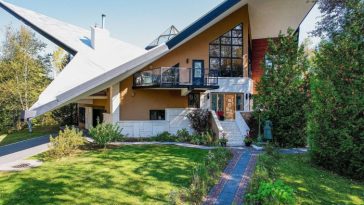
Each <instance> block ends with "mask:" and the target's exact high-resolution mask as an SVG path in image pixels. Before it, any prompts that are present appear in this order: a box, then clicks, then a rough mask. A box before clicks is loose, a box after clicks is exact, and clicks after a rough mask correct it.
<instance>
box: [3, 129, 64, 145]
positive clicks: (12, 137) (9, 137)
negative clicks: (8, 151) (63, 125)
mask: <svg viewBox="0 0 364 205" xmlns="http://www.w3.org/2000/svg"><path fill="white" fill-rule="evenodd" d="M57 131H58V129H57V128H56V127H34V129H33V132H32V133H29V131H28V129H23V130H21V131H15V132H13V133H11V134H0V146H4V145H8V144H11V143H15V142H19V141H23V140H27V139H32V138H36V137H40V136H43V135H48V134H52V133H56V132H57Z"/></svg>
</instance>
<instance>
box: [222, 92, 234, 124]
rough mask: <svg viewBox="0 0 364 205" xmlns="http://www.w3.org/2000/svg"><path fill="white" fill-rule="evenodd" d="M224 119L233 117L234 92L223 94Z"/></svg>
mask: <svg viewBox="0 0 364 205" xmlns="http://www.w3.org/2000/svg"><path fill="white" fill-rule="evenodd" d="M224 104H225V119H227V120H233V119H235V94H225V103H224Z"/></svg>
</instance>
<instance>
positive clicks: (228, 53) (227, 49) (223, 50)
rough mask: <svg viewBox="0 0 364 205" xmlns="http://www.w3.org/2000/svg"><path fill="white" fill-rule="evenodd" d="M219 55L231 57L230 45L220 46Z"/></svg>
mask: <svg viewBox="0 0 364 205" xmlns="http://www.w3.org/2000/svg"><path fill="white" fill-rule="evenodd" d="M221 57H231V46H221Z"/></svg>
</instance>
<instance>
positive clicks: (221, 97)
mask: <svg viewBox="0 0 364 205" xmlns="http://www.w3.org/2000/svg"><path fill="white" fill-rule="evenodd" d="M217 106H218V108H217V111H224V94H219V95H218V102H217Z"/></svg>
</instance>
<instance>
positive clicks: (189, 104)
mask: <svg viewBox="0 0 364 205" xmlns="http://www.w3.org/2000/svg"><path fill="white" fill-rule="evenodd" d="M192 95H193V96H194V97H193V98H192V100H197V102H192V101H191V96H192ZM200 97H201V95H200V93H189V94H188V96H187V101H188V107H189V108H200V103H201V102H200ZM196 105H197V106H196Z"/></svg>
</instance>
